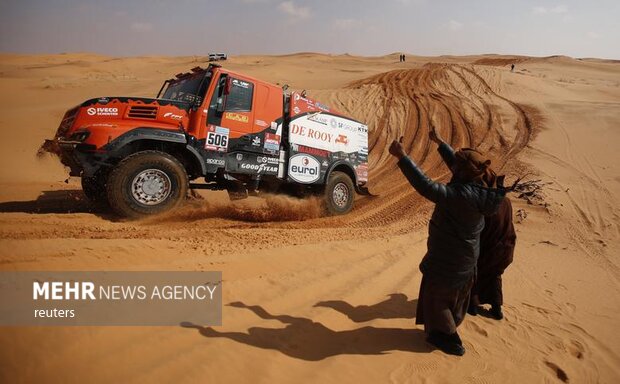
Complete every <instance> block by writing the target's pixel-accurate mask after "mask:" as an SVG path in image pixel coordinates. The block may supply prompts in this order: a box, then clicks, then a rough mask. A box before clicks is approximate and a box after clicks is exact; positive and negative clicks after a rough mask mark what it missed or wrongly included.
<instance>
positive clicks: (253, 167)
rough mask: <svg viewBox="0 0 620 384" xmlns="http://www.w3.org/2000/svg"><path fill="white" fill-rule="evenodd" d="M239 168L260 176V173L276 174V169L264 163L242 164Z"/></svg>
mask: <svg viewBox="0 0 620 384" xmlns="http://www.w3.org/2000/svg"><path fill="white" fill-rule="evenodd" d="M240 168H241V169H245V170H248V171H254V172H256V173H257V174H261V173H272V174H273V173H277V172H278V167H275V166H272V165H268V164H265V163H261V164H252V163H243V164H241V166H240Z"/></svg>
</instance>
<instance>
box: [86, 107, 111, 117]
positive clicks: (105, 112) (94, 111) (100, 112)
mask: <svg viewBox="0 0 620 384" xmlns="http://www.w3.org/2000/svg"><path fill="white" fill-rule="evenodd" d="M86 113H87V114H88V116H95V115H97V116H118V108H108V107H104V108H95V107H90V108H88V109H87V110H86Z"/></svg>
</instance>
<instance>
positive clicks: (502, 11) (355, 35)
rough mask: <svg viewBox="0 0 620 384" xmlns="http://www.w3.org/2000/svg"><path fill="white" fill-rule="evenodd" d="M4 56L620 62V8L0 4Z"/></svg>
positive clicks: (605, 3)
mask: <svg viewBox="0 0 620 384" xmlns="http://www.w3.org/2000/svg"><path fill="white" fill-rule="evenodd" d="M0 51H2V52H20V53H60V52H95V53H102V54H107V55H121V56H136V55H204V54H206V53H208V52H213V51H221V52H228V53H229V54H253V53H257V54H280V53H291V52H302V51H313V52H324V53H336V54H339V53H351V54H358V55H384V54H387V53H392V52H399V51H404V52H408V53H412V54H416V55H442V54H451V55H465V54H481V53H503V54H525V55H533V56H548V55H556V54H562V55H569V56H573V57H601V58H612V59H620V1H619V0H602V1H596V0H594V1H585V0H584V1H559V2H556V1H530V0H525V1H504V0H496V1H489V0H462V1H457V0H444V1H441V0H436V1H432V0H383V1H376V0H375V1H370V0H314V1H310V0H286V1H284V0H220V1H218V0H202V1H200V0H176V1H164V0H124V1H120V0H98V1H93V0H83V1H76V0H22V1H19V0H0Z"/></svg>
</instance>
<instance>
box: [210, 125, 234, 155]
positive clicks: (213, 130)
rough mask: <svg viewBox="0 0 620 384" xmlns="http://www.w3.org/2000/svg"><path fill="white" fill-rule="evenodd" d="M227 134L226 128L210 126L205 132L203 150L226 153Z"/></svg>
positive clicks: (228, 132)
mask: <svg viewBox="0 0 620 384" xmlns="http://www.w3.org/2000/svg"><path fill="white" fill-rule="evenodd" d="M229 134H230V130H229V129H228V128H224V127H218V126H215V125H210V126H209V131H208V132H207V141H206V143H205V149H207V150H211V151H218V152H226V150H227V149H228V137H229Z"/></svg>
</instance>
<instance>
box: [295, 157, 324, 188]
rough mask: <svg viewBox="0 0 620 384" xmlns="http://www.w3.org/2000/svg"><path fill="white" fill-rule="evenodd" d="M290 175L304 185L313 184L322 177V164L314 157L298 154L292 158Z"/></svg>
mask: <svg viewBox="0 0 620 384" xmlns="http://www.w3.org/2000/svg"><path fill="white" fill-rule="evenodd" d="M288 175H289V176H290V178H291V179H293V180H295V181H296V182H298V183H302V184H312V183H314V182H315V181H317V180H318V179H319V177H320V176H321V164H320V163H319V161H318V160H317V159H316V158H314V157H313V156H310V155H306V154H301V153H299V154H297V155H294V156H292V157H291V158H290V161H289V166H288Z"/></svg>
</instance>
